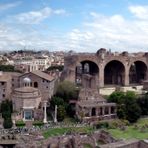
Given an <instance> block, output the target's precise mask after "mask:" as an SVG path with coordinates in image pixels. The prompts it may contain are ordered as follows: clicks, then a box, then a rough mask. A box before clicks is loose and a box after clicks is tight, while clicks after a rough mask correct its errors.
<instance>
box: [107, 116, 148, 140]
mask: <svg viewBox="0 0 148 148" xmlns="http://www.w3.org/2000/svg"><path fill="white" fill-rule="evenodd" d="M135 124H136V125H137V126H138V127H139V128H135V127H134V125H135ZM135 124H133V125H131V126H128V127H127V129H126V130H125V131H123V130H120V129H108V131H109V132H110V133H111V134H112V135H113V136H114V137H115V138H118V139H119V138H120V139H133V138H136V139H148V127H147V128H145V130H144V132H141V131H140V128H141V127H142V126H143V125H145V124H147V125H148V118H145V119H140V120H139V121H138V122H137V123H135Z"/></svg>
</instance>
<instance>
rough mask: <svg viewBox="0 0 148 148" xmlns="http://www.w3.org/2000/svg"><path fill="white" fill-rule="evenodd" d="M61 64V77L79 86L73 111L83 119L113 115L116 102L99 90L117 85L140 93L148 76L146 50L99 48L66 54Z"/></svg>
mask: <svg viewBox="0 0 148 148" xmlns="http://www.w3.org/2000/svg"><path fill="white" fill-rule="evenodd" d="M64 64H65V67H64V71H63V75H62V78H63V79H65V80H68V81H71V82H74V83H76V84H77V85H78V86H81V88H82V89H81V91H80V94H79V100H78V102H77V103H76V107H77V109H76V114H77V116H78V117H79V118H83V119H84V120H93V119H95V120H96V119H106V118H107V119H108V118H112V117H115V114H116V107H115V106H116V105H115V104H114V103H107V102H106V100H105V99H103V98H102V96H101V95H100V94H103V95H109V94H111V93H112V92H113V91H115V90H117V89H118V90H122V91H127V90H134V91H135V92H137V93H142V91H143V84H144V82H146V81H145V80H147V78H148V53H133V54H129V53H128V52H123V53H112V52H111V51H107V50H106V49H103V48H101V49H100V50H98V51H97V53H94V54H88V53H87V54H85V53H83V54H73V55H68V56H66V57H65V63H64ZM145 84H147V83H145Z"/></svg>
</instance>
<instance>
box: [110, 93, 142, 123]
mask: <svg viewBox="0 0 148 148" xmlns="http://www.w3.org/2000/svg"><path fill="white" fill-rule="evenodd" d="M108 101H109V102H115V103H117V116H118V117H119V118H121V119H126V120H128V121H129V122H131V123H133V122H136V121H137V120H138V119H139V118H140V115H141V110H140V107H139V106H138V104H137V96H136V94H135V93H134V92H132V91H127V92H126V93H124V92H114V93H112V94H111V95H110V96H109V98H108Z"/></svg>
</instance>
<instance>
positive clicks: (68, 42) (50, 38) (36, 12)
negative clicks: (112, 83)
mask: <svg viewBox="0 0 148 148" xmlns="http://www.w3.org/2000/svg"><path fill="white" fill-rule="evenodd" d="M147 39H148V2H147V1H146V0H143V1H142V2H141V1H140V0H120V3H119V2H118V1H117V0H110V1H109V2H105V1H103V0H93V1H91V0H81V1H80V0H76V1H66V0H60V1H58V0H38V1H36V0H32V1H31V2H30V1H29V0H24V1H23V0H1V2H0V51H3V50H19V49H36V50H41V49H43V50H44V49H47V50H49V51H55V50H63V51H69V50H74V51H76V52H96V51H97V50H98V49H99V48H107V49H111V50H112V51H118V52H122V51H126V50H127V51H129V52H140V51H144V52H146V51H147V49H148V42H147Z"/></svg>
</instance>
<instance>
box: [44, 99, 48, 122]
mask: <svg viewBox="0 0 148 148" xmlns="http://www.w3.org/2000/svg"><path fill="white" fill-rule="evenodd" d="M46 107H47V101H44V120H43V122H44V123H47V113H46Z"/></svg>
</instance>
